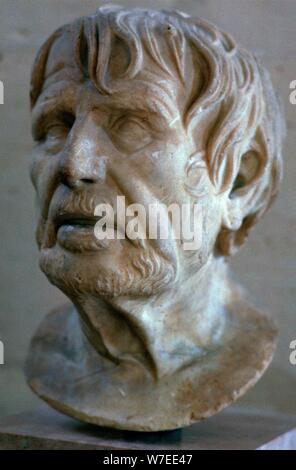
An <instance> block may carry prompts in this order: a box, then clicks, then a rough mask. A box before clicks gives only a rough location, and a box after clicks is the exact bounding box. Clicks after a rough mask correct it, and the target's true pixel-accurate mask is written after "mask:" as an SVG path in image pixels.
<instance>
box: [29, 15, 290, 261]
mask: <svg viewBox="0 0 296 470" xmlns="http://www.w3.org/2000/svg"><path fill="white" fill-rule="evenodd" d="M66 30H67V31H69V30H70V31H71V34H72V35H73V54H75V59H76V61H77V65H78V66H79V68H80V69H81V71H82V72H83V74H84V76H85V77H86V78H88V79H90V80H91V81H92V82H93V84H94V85H95V87H96V88H97V89H98V90H99V91H100V92H101V93H103V94H112V91H113V89H112V77H111V74H110V73H109V69H110V63H111V62H112V51H113V47H114V44H115V43H116V41H117V44H118V42H120V43H121V44H122V45H123V46H124V50H125V51H126V52H127V54H128V61H127V65H126V69H125V70H123V71H122V73H121V76H120V78H121V79H122V80H130V79H133V78H135V77H137V75H138V74H139V73H140V72H141V71H142V70H143V68H144V66H145V63H146V61H147V58H149V60H150V61H152V62H153V64H154V66H156V67H157V68H158V69H159V72H160V74H162V76H164V77H167V78H168V79H170V80H175V81H176V80H178V83H179V84H180V85H181V86H183V87H184V88H186V87H190V86H192V84H188V83H187V82H188V78H187V75H186V74H187V64H188V61H191V64H192V66H193V67H194V69H195V70H196V74H199V76H200V77H201V79H200V80H199V81H198V87H197V88H198V89H196V90H192V93H191V95H190V96H191V99H190V100H189V101H188V104H187V107H186V109H185V111H184V116H183V123H184V126H185V128H186V129H187V130H188V131H193V130H194V129H197V128H198V126H199V124H200V123H201V122H202V120H203V119H204V117H205V116H208V115H209V113H212V114H213V116H215V118H214V119H213V121H211V120H209V122H211V124H210V129H208V130H207V132H205V136H204V139H203V143H202V148H197V152H196V154H194V155H192V156H191V158H190V159H189V161H188V164H187V166H186V169H185V171H186V173H187V175H190V174H191V172H194V170H195V169H196V168H197V167H198V166H199V165H200V163H201V159H203V160H205V162H206V165H207V168H208V172H209V176H210V179H211V181H212V183H213V185H214V187H215V188H216V190H217V193H223V192H224V191H230V190H231V188H232V187H233V186H234V185H235V181H236V179H237V176H238V173H239V168H240V165H241V159H242V158H243V156H244V155H245V154H246V153H247V152H252V151H253V152H256V153H257V154H258V155H259V157H260V158H259V159H260V165H259V171H258V172H257V174H256V178H255V179H254V181H253V182H252V184H249V185H247V186H246V187H244V188H241V189H240V196H241V197H243V198H244V201H245V205H247V206H248V211H247V212H246V214H245V216H244V220H243V223H242V226H241V227H240V229H239V230H237V231H230V230H227V229H222V231H221V233H220V236H219V238H218V248H219V250H220V251H221V252H222V253H223V254H229V253H230V252H232V250H233V248H235V247H236V246H239V245H241V244H242V242H243V240H244V239H245V237H246V235H247V234H248V232H249V230H250V228H251V227H252V226H253V225H254V224H255V223H256V222H257V220H258V219H259V218H260V217H261V216H262V215H263V213H264V212H265V211H266V210H267V208H268V207H269V205H270V204H271V202H272V201H273V199H274V197H275V196H276V194H277V192H278V186H279V182H280V180H281V176H282V157H281V146H282V140H283V137H284V133H285V126H284V121H283V118H282V114H281V110H280V107H279V104H278V101H277V98H276V96H275V93H274V90H273V87H272V84H271V81H270V78H269V75H268V73H267V72H266V71H265V70H264V69H263V68H262V67H261V66H260V65H259V64H258V62H257V60H256V58H255V57H254V56H253V55H251V54H250V53H248V52H247V51H246V50H244V49H243V48H241V47H239V46H238V45H237V44H236V43H235V42H234V40H233V39H232V38H231V37H230V36H229V35H228V34H226V33H224V32H222V31H220V30H219V29H218V28H217V27H215V26H214V25H212V24H210V23H208V22H206V21H204V20H201V19H200V18H191V17H189V16H188V15H186V14H184V13H182V12H179V11H167V10H161V11H155V10H149V9H139V8H135V9H126V8H124V7H121V6H105V7H101V8H100V9H98V10H97V11H96V13H95V14H94V15H93V16H90V17H84V18H81V19H79V20H77V21H75V22H74V23H73V24H71V25H66V26H64V27H62V28H60V29H59V30H57V31H56V32H55V33H54V34H53V35H52V36H51V37H50V38H49V39H48V40H47V41H46V43H45V44H44V45H43V46H42V48H41V49H40V51H39V53H38V55H37V58H36V60H35V64H34V67H33V71H32V81H31V105H32V107H33V106H34V105H35V103H36V101H37V99H38V96H39V94H40V93H41V92H42V87H43V82H44V79H45V68H46V63H47V59H48V56H49V53H50V50H51V47H52V45H53V44H54V43H55V41H56V40H57V38H59V37H60V36H61V35H62V34H63V33H64V32H65V31H66ZM164 52H165V53H164ZM117 78H118V77H117ZM199 145H200V143H199ZM187 187H188V186H187ZM189 190H190V191H191V192H192V194H193V195H194V194H198V188H195V187H192V186H191V187H189ZM246 201H247V202H246Z"/></svg>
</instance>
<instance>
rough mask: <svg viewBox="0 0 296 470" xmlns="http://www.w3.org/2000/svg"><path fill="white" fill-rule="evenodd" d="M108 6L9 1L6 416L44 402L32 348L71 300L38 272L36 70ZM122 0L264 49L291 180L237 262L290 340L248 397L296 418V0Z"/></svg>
mask: <svg viewBox="0 0 296 470" xmlns="http://www.w3.org/2000/svg"><path fill="white" fill-rule="evenodd" d="M103 3H105V2H100V1H93V0H0V80H2V81H3V82H4V86H5V103H4V105H0V175H1V198H0V207H1V224H0V230H1V254H0V270H1V272H0V290H1V304H0V340H2V341H3V342H4V344H5V365H0V416H1V415H4V414H8V413H13V412H17V411H19V410H22V409H25V408H29V407H31V406H35V405H36V404H37V403H38V400H37V399H36V398H35V397H33V395H32V394H31V393H30V391H29V390H28V388H27V387H26V385H25V382H24V379H23V375H22V364H23V360H24V356H25V352H26V350H27V347H28V342H29V338H30V337H31V335H32V333H33V331H34V330H35V328H36V327H37V325H38V324H39V322H40V320H41V318H42V317H43V316H44V315H45V314H46V313H47V312H48V310H49V309H51V308H52V307H54V306H56V305H57V304H60V303H61V302H63V301H64V297H63V295H62V294H60V293H59V292H58V291H57V290H56V289H55V288H53V287H51V286H50V285H49V283H48V282H47V280H46V279H45V277H44V276H43V275H42V274H41V273H40V272H39V270H38V265H37V251H36V248H35V244H34V238H33V226H34V220H33V219H34V203H33V198H34V195H33V191H32V188H31V184H30V181H29V176H28V166H29V152H30V148H31V145H32V142H31V138H30V116H29V104H28V90H29V74H30V67H31V64H32V61H33V58H34V55H35V53H36V51H37V49H38V47H39V46H40V45H41V43H42V41H43V40H44V39H45V38H46V37H47V35H48V34H50V33H51V32H52V31H53V30H54V29H56V28H57V27H58V26H60V25H61V24H63V23H65V22H69V21H71V20H72V19H74V18H75V17H77V16H80V15H85V14H89V13H92V12H93V11H94V10H95V9H96V8H97V7H98V6H100V5H101V4H103ZM116 3H118V4H119V3H122V4H126V5H140V4H142V5H145V6H147V5H149V6H151V7H160V6H162V7H170V6H171V7H177V8H178V9H183V10H185V11H187V12H189V13H193V14H195V15H198V16H202V17H205V18H206V19H208V20H210V21H213V22H215V23H217V24H218V25H219V26H221V27H222V28H224V29H226V30H228V31H229V32H231V33H232V34H233V35H234V36H235V37H236V38H237V39H238V40H239V41H240V42H242V43H243V44H244V45H245V46H246V47H248V48H250V49H251V50H253V51H254V52H256V53H257V55H258V56H260V57H261V58H262V60H263V62H264V63H265V65H266V66H267V67H268V68H269V69H270V71H271V73H272V77H273V81H274V84H275V85H276V87H277V89H278V91H279V93H280V94H281V96H282V99H283V102H284V106H285V111H286V117H287V123H288V138H287V143H286V148H285V161H286V163H285V179H284V183H283V186H282V191H281V194H280V197H279V199H278V200H277V202H276V204H275V205H274V207H273V208H272V210H271V211H270V212H269V213H268V215H267V216H266V217H265V219H264V221H263V222H262V223H261V224H260V225H259V226H258V227H257V228H256V229H255V232H254V233H253V234H252V236H251V238H250V240H249V242H248V243H247V245H246V247H245V248H243V249H242V251H241V253H240V254H238V255H237V256H236V258H235V259H234V260H233V261H232V266H233V269H234V271H235V273H236V274H237V276H239V277H240V279H241V280H242V281H243V282H244V284H245V285H246V286H247V287H248V288H249V289H250V290H251V292H252V293H253V295H254V298H256V299H257V300H258V301H259V302H260V303H261V304H263V305H265V306H266V307H267V308H268V309H269V310H271V311H272V312H273V313H274V315H275V316H276V317H277V319H278V322H279V326H280V340H279V347H278V350H277V353H276V357H275V360H274V362H273V365H272V366H271V368H270V369H269V371H268V372H267V373H266V375H265V376H264V378H263V379H262V380H261V381H260V382H259V384H258V385H257V386H256V387H255V388H254V389H253V390H252V391H251V392H249V393H248V394H247V395H246V396H245V397H244V398H243V399H242V400H241V401H240V403H241V404H246V405H249V406H255V407H263V408H266V409H273V410H281V411H284V412H289V413H294V414H295V415H296V366H292V365H291V364H290V363H289V344H290V342H291V341H292V339H296V312H295V290H296V289H295V266H296V263H295V261H296V259H295V247H296V214H295V206H296V204H295V202H296V201H295V200H296V195H295V182H296V159H295V152H296V106H292V105H291V104H290V103H289V93H290V90H289V83H290V82H291V81H292V80H296V32H295V24H296V0H183V1H173V0H161V1H148V0H146V1H144V0H135V1H119V0H118V1H117V2H116Z"/></svg>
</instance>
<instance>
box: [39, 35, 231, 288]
mask: <svg viewBox="0 0 296 470" xmlns="http://www.w3.org/2000/svg"><path fill="white" fill-rule="evenodd" d="M112 60H113V62H114V64H116V67H117V68H121V67H122V64H121V62H124V61H125V60H126V58H125V55H124V54H123V53H122V50H121V49H118V50H116V48H115V49H114V51H113V53H112ZM110 73H112V69H111V72H110ZM197 78H198V77H197ZM112 86H113V89H114V91H113V92H112V94H102V93H101V92H100V91H99V90H98V89H97V88H96V87H95V86H94V84H93V83H92V82H91V81H90V80H89V79H86V78H85V77H83V74H82V72H81V71H80V70H79V68H78V65H77V63H76V61H75V57H74V54H73V37H72V36H71V35H69V34H67V33H64V34H63V35H62V36H61V38H60V39H59V40H57V41H56V44H55V45H54V46H53V48H52V50H51V52H50V54H49V58H48V61H47V65H46V70H45V81H44V85H43V89H42V93H41V94H40V96H39V98H38V101H37V103H36V105H35V107H34V109H33V134H34V138H35V140H36V141H37V144H36V146H35V149H34V156H33V164H32V171H31V174H32V180H33V183H34V185H35V188H36V191H37V195H38V203H39V208H40V219H39V224H38V230H37V240H38V243H39V246H40V252H41V267H42V269H43V270H44V272H45V273H46V274H47V276H48V277H49V278H50V280H51V281H52V282H53V283H55V284H57V285H58V286H59V287H60V288H61V289H62V290H64V291H65V292H66V293H67V294H68V295H70V296H72V295H76V294H77V292H80V293H98V294H99V295H108V296H118V295H131V294H132V295H151V294H155V293H157V292H159V291H161V290H162V289H163V288H165V287H168V286H169V287H170V288H174V286H176V284H178V283H180V282H183V281H184V279H186V278H188V276H191V275H192V273H193V272H196V271H198V270H199V269H201V268H202V266H203V265H204V264H205V263H206V261H207V260H208V258H209V256H210V255H211V254H212V251H213V246H214V243H215V240H216V237H217V233H218V231H219V229H220V226H221V212H222V203H223V201H224V199H223V198H222V197H221V198H220V197H217V196H216V194H215V192H214V191H213V186H212V184H211V182H210V180H209V177H208V172H207V169H206V167H205V165H203V166H201V167H200V168H199V169H198V172H197V175H195V177H197V178H198V179H199V180H200V192H201V196H200V200H199V201H198V203H199V204H200V208H201V210H202V214H203V219H202V221H201V222H202V223H201V227H200V229H201V231H202V235H203V236H202V237H201V240H202V243H201V246H200V248H199V250H197V252H196V253H194V258H195V260H196V261H195V264H194V267H193V268H192V265H193V263H192V253H190V255H189V254H188V253H187V254H186V252H185V251H184V250H183V249H182V244H181V241H180V240H173V239H172V238H169V239H168V240H160V239H158V240H149V239H148V238H147V239H146V240H143V242H142V243H140V242H138V241H137V240H134V241H133V240H130V239H128V238H125V239H123V240H118V239H114V240H104V241H99V240H97V239H96V237H95V234H94V226H95V223H96V221H97V220H98V219H97V218H96V217H95V216H94V210H95V207H96V205H97V204H101V203H109V204H111V205H112V206H113V207H114V209H115V207H116V197H117V196H125V198H126V202H127V204H132V203H138V204H142V205H143V206H144V207H145V208H147V212H148V206H149V204H153V203H165V204H167V205H169V204H171V203H176V204H178V205H179V206H181V205H182V204H191V205H192V204H193V202H194V199H193V197H192V196H191V195H190V194H189V192H188V189H187V188H186V175H185V169H186V164H187V162H188V160H189V159H190V155H192V154H194V152H195V151H196V143H195V141H194V139H193V137H192V135H190V133H188V132H187V130H186V129H185V126H184V109H185V105H186V104H187V101H188V95H190V93H189V91H188V89H184V88H183V87H182V86H181V84H180V82H179V81H178V79H174V80H173V79H172V80H168V79H167V78H166V77H165V75H164V74H163V75H161V74H159V72H158V71H157V69H156V67H155V66H153V65H152V64H149V67H147V68H144V69H143V70H142V71H141V73H140V74H139V75H138V76H137V78H134V79H132V80H123V79H118V80H117V79H114V78H113V79H112ZM195 199H196V198H195ZM162 222H164V221H162ZM147 229H149V227H148V226H147ZM188 258H190V262H189V261H188Z"/></svg>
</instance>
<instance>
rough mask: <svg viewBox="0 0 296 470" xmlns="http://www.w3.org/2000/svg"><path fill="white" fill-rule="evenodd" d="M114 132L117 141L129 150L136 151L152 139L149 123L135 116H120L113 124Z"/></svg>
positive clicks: (124, 148)
mask: <svg viewBox="0 0 296 470" xmlns="http://www.w3.org/2000/svg"><path fill="white" fill-rule="evenodd" d="M112 134H113V138H114V140H115V142H116V143H118V145H119V146H120V147H122V148H123V150H127V151H135V150H137V149H139V148H141V147H143V146H145V145H148V144H149V143H150V142H151V140H152V137H151V132H150V129H149V125H148V123H147V122H146V121H145V120H144V119H141V118H139V117H135V116H125V117H121V118H119V119H118V120H117V121H116V122H115V123H114V124H113V126H112Z"/></svg>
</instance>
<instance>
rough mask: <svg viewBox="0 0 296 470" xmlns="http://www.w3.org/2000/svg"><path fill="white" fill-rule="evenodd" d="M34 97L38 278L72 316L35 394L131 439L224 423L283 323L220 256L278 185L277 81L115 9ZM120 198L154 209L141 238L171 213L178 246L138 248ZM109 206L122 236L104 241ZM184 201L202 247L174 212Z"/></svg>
mask: <svg viewBox="0 0 296 470" xmlns="http://www.w3.org/2000/svg"><path fill="white" fill-rule="evenodd" d="M31 103H32V118H33V136H34V139H35V141H36V146H35V148H34V152H33V162H32V167H31V176H32V181H33V184H34V186H35V188H36V192H37V200H38V210H39V222H38V228H37V241H38V245H39V248H40V266H41V269H42V270H43V271H44V273H45V274H46V275H47V277H48V278H49V280H50V281H51V282H52V283H53V284H55V285H56V286H58V287H59V288H60V289H61V290H62V291H63V292H64V293H65V294H66V295H67V296H68V297H69V298H70V300H71V301H72V304H73V305H74V307H73V306H71V307H69V308H64V309H61V310H59V311H56V312H53V313H52V314H50V315H49V316H48V317H47V318H46V320H45V321H44V322H43V324H42V325H41V327H40V329H39V330H38V332H37V334H36V335H35V337H34V339H33V342H32V346H31V350H30V353H29V358H28V361H27V367H26V371H27V376H28V381H29V383H30V386H31V387H32V388H33V390H34V391H35V392H36V393H37V394H38V395H40V396H41V397H42V398H44V399H45V400H46V401H48V402H49V403H50V404H51V405H52V406H54V407H56V408H58V409H59V410H61V411H63V412H65V413H67V414H70V415H72V416H74V417H77V418H78V419H81V420H85V421H89V422H92V423H96V424H100V425H107V426H111V427H118V428H123V429H136V430H148V431H149V430H161V429H173V428H176V427H180V426H184V425H187V424H190V423H191V422H193V421H195V420H198V419H201V418H204V417H207V416H210V415H211V414H213V413H215V412H217V411H218V410H220V409H221V408H223V407H224V406H226V405H227V404H229V403H230V402H231V401H233V400H234V399H235V398H237V397H238V396H240V395H241V394H242V393H244V391H246V390H247V389H248V388H249V387H250V386H251V385H252V384H253V383H254V382H255V381H256V380H257V379H258V378H259V377H260V376H261V374H262V373H263V371H264V370H265V368H266V367H267V365H268V363H269V362H270V360H271V357H272V353H273V349H274V340H275V329H274V327H273V324H272V322H271V321H270V320H269V319H268V318H267V317H266V316H265V315H263V314H262V312H259V311H258V310H256V309H255V308H254V307H252V306H251V305H250V303H248V301H247V300H246V298H245V294H244V293H243V292H242V290H241V288H240V287H239V286H238V285H237V284H236V283H234V282H233V281H232V280H230V278H229V274H228V270H227V267H226V262H225V260H226V259H227V257H229V255H231V254H232V253H233V252H234V251H235V250H236V249H237V248H239V247H240V246H241V245H242V244H243V242H244V241H245V238H246V236H247V235H248V233H249V231H250V229H251V228H252V227H253V226H254V225H255V224H256V223H257V221H258V220H259V219H260V218H261V217H262V215H263V214H264V212H265V211H266V209H267V208H268V207H269V205H270V204H271V202H272V201H273V199H274V197H275V195H276V194H277V190H278V185H279V181H280V179H281V173H282V161H281V143H282V138H283V134H284V124H283V119H282V116H281V111H280V109H279V106H278V103H277V100H276V97H275V94H274V91H273V88H272V85H271V82H270V79H269V76H268V73H267V72H266V71H265V70H264V69H263V68H262V67H261V66H260V65H259V64H258V62H257V60H256V59H255V58H254V57H253V55H252V54H250V53H248V52H247V51H246V50H244V49H243V48H241V47H240V46H238V45H237V44H236V43H235V42H234V40H233V39H232V38H231V37H230V36H229V35H228V34H226V33H224V32H221V31H220V30H219V29H217V28H216V27H215V26H213V25H212V24H209V23H207V22H205V21H203V20H201V19H199V18H191V17H189V16H188V15H186V14H184V13H181V12H178V11H154V10H148V9H125V8H122V7H118V6H106V7H102V8H100V9H99V10H97V12H96V13H95V14H94V15H93V16H91V17H85V18H80V19H78V20H77V21H75V22H74V23H72V24H70V25H66V26H63V27H62V28H60V29H58V30H57V31H56V32H55V33H54V34H53V35H52V36H51V37H50V38H49V39H48V40H47V41H46V43H45V44H44V45H43V46H42V48H41V50H40V51H39V53H38V56H37V58H36V61H35V64H34V67H33V72H32V86H31ZM119 196H121V197H124V198H125V201H126V204H127V205H128V206H129V207H130V208H131V207H134V206H133V205H137V210H138V211H139V210H140V209H139V207H141V208H142V209H143V210H144V212H142V213H141V214H142V218H139V219H138V224H139V225H141V224H142V228H143V225H145V229H144V231H142V234H143V233H145V234H146V233H148V232H149V220H150V219H149V220H148V219H147V220H146V215H145V214H147V213H148V212H149V208H150V207H151V206H152V205H154V206H156V207H158V208H161V210H160V213H159V214H160V217H159V219H158V222H157V226H158V228H160V229H161V227H163V226H164V225H167V226H168V227H169V230H168V232H167V233H168V236H167V237H165V238H163V237H160V236H159V237H155V238H151V237H150V238H149V236H147V237H139V238H136V239H135V238H133V237H131V236H128V231H127V226H126V223H127V222H128V220H129V218H127V219H126V221H125V222H120V221H119V214H118V213H119V210H120V208H118V203H117V201H118V197H119ZM101 204H105V205H109V206H110V207H111V208H113V210H114V214H115V230H114V231H113V233H115V234H117V236H114V237H109V238H104V239H98V237H97V236H96V233H95V226H96V224H97V223H98V222H99V221H100V220H101V219H100V217H99V216H98V213H97V212H96V207H97V206H98V205H101ZM172 205H173V206H172ZM183 206H187V207H189V208H190V209H189V212H188V214H187V218H186V217H185V218H184V219H182V224H183V225H185V226H186V225H187V224H191V222H190V221H189V219H190V220H191V218H190V217H189V215H192V214H193V222H194V220H195V222H196V224H197V227H198V232H199V243H198V245H197V246H195V248H194V249H186V243H185V242H186V240H185V237H184V236H183V232H182V234H181V236H180V237H179V238H176V237H174V236H173V233H174V230H175V227H173V225H172V223H171V222H172V216H171V212H170V211H166V210H164V209H163V208H164V207H183ZM194 208H197V209H198V210H197V211H196V212H195V211H194ZM145 211H146V212H145ZM140 212H141V211H140ZM143 213H144V216H143ZM127 215H128V216H129V217H130V216H131V212H130V213H127ZM194 217H195V219H194ZM109 222H110V220H109V219H108V217H107V218H105V219H104V224H105V228H106V229H108V225H109ZM144 222H145V224H144ZM196 224H195V225H196ZM185 228H186V227H185ZM118 234H121V235H123V236H118Z"/></svg>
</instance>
